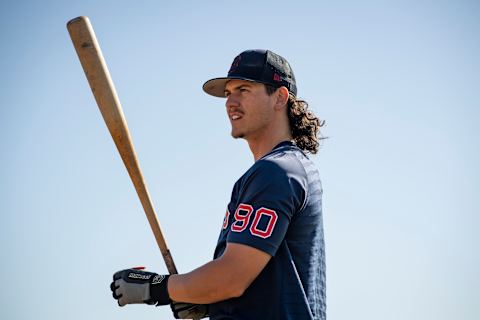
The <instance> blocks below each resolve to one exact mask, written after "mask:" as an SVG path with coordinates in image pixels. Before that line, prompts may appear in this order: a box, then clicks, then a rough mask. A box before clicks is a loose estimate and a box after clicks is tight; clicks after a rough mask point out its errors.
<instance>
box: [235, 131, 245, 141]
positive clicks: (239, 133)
mask: <svg viewBox="0 0 480 320" xmlns="http://www.w3.org/2000/svg"><path fill="white" fill-rule="evenodd" d="M232 137H233V138H234V139H241V138H244V137H245V135H244V134H243V133H241V132H233V131H232Z"/></svg>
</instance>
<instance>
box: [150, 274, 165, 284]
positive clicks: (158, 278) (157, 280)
mask: <svg viewBox="0 0 480 320" xmlns="http://www.w3.org/2000/svg"><path fill="white" fill-rule="evenodd" d="M163 279H165V276H164V275H161V274H157V275H156V276H155V277H153V280H152V284H159V283H161V282H162V281H163Z"/></svg>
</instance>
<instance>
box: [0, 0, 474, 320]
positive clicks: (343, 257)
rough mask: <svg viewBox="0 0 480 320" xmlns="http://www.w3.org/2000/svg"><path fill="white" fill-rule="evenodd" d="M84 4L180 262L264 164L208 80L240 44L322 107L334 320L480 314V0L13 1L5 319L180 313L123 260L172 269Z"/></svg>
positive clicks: (196, 260)
mask: <svg viewBox="0 0 480 320" xmlns="http://www.w3.org/2000/svg"><path fill="white" fill-rule="evenodd" d="M79 15H87V16H89V17H90V19H91V21H92V24H93V26H94V28H95V31H96V33H97V37H98V39H99V41H100V43H101V46H102V50H103V53H104V55H105V57H106V59H107V63H108V65H109V68H110V71H111V74H112V76H113V79H114V82H115V84H116V87H117V91H118V93H119V96H120V99H121V101H122V105H123V108H124V112H125V115H126V118H127V120H128V124H129V127H130V131H131V134H132V137H133V140H134V143H135V146H136V149H137V153H138V156H139V160H140V164H141V167H142V169H143V172H144V176H145V178H146V181H147V184H148V186H149V189H150V193H151V195H152V198H153V201H154V203H155V206H156V209H157V213H158V217H159V219H160V221H161V223H162V227H163V230H164V232H165V236H166V238H167V241H168V243H169V245H170V248H171V251H172V253H173V256H174V259H175V261H176V264H177V266H178V268H179V270H180V271H181V272H182V271H183V272H186V271H190V270H191V269H193V268H195V267H197V266H199V265H201V264H203V263H205V262H207V261H208V260H209V259H211V257H212V255H213V249H214V247H215V243H216V239H217V236H218V233H219V231H220V227H221V223H222V219H223V214H224V212H225V207H226V205H227V203H228V200H229V196H230V192H231V188H232V186H233V184H234V182H235V181H236V179H237V178H239V177H240V175H241V174H242V173H243V172H244V171H245V170H246V169H247V168H248V167H249V166H250V165H251V164H252V162H253V158H252V156H251V155H250V152H249V149H248V147H247V145H246V143H245V142H244V141H240V140H239V141H237V140H233V139H232V138H231V137H230V135H229V132H230V128H229V122H228V120H227V118H226V116H225V112H224V106H223V104H224V101H223V100H222V99H218V98H213V97H210V96H207V95H206V94H204V93H203V92H202V90H201V85H202V84H203V82H204V81H205V80H207V79H209V78H212V77H215V76H221V75H224V74H226V72H227V70H228V68H229V65H230V63H231V61H232V59H233V57H234V56H235V55H236V54H238V53H239V52H241V51H243V50H245V49H252V48H268V49H271V50H273V51H275V52H277V53H279V54H281V55H283V56H285V57H286V58H287V59H288V60H289V61H290V63H291V64H292V66H293V69H294V71H295V74H296V77H297V81H298V86H299V95H300V96H301V97H302V98H304V99H306V100H307V101H309V102H310V104H311V107H312V109H313V110H314V111H315V112H316V113H317V115H318V116H319V117H321V118H322V119H325V120H326V126H325V127H324V132H323V133H324V135H325V136H328V137H329V139H328V140H325V141H324V143H323V148H322V150H321V152H320V153H319V154H318V155H316V156H314V157H313V159H314V161H315V162H316V164H317V165H318V168H319V170H320V172H321V176H322V181H323V185H324V215H325V221H324V223H325V232H326V243H327V268H328V271H327V282H328V283H327V285H328V289H327V301H328V318H329V320H344V319H369V320H385V319H389V320H405V319H422V320H423V319H435V320H447V319H448V320H450V319H465V320H474V319H479V318H480V311H479V310H478V302H479V301H478V288H480V276H479V270H480V252H479V249H478V246H479V242H480V236H479V232H478V231H477V228H478V226H479V225H480V218H479V213H480V200H479V190H480V174H479V173H480V170H479V163H480V153H479V137H480V129H479V126H478V119H480V59H479V57H480V35H479V31H480V3H479V2H477V1H433V0H432V1H424V0H420V1H418V0H416V1H413V0H406V1H405V0H403V1H335V2H333V1H328V2H327V1H301V0H300V1H241V2H227V1H113V0H112V1H93V0H84V1H22V0H19V1H2V2H1V4H0V34H1V39H2V43H1V45H0V48H1V50H0V70H1V77H0V98H1V100H0V101H1V104H0V150H2V151H1V157H0V214H1V223H0V250H1V251H0V253H1V256H0V257H1V261H2V263H1V265H0V271H1V274H2V290H0V301H2V303H1V305H2V307H1V308H0V318H1V319H50V320H56V319H170V318H171V315H170V311H169V309H168V308H155V307H149V306H127V307H125V308H119V307H117V306H116V304H115V301H114V300H113V299H112V298H111V296H110V290H109V288H108V286H109V283H110V279H111V276H112V274H113V272H115V271H117V270H119V269H123V268H125V267H130V266H136V265H146V266H148V267H149V268H150V269H151V270H156V271H158V272H166V269H165V267H164V264H163V261H162V258H161V255H160V253H159V250H158V248H157V247H156V244H155V241H154V238H153V235H152V233H151V231H150V229H149V226H148V224H147V220H146V218H145V216H144V213H143V211H142V209H141V206H140V203H139V201H138V198H137V196H136V194H135V192H134V189H133V186H132V184H131V182H130V180H129V178H128V175H127V173H126V170H125V169H124V166H123V164H122V162H121V160H120V157H119V156H118V154H117V151H116V149H115V147H114V144H113V142H112V139H111V138H110V136H109V134H108V131H107V129H106V127H105V124H104V122H103V120H102V118H101V116H100V112H99V111H98V108H97V107H96V104H95V101H94V99H93V96H92V93H91V91H90V89H89V87H88V85H87V81H86V78H85V76H84V74H83V71H82V69H81V66H80V63H79V62H78V59H77V56H76V54H75V51H74V49H73V46H72V44H71V42H70V39H69V36H68V33H67V30H66V27H65V24H66V22H67V21H68V20H70V19H71V18H74V17H76V16H79Z"/></svg>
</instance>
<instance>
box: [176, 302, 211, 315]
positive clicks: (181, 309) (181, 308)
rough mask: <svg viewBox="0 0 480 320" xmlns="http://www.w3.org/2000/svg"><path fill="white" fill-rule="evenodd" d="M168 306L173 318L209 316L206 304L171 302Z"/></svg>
mask: <svg viewBox="0 0 480 320" xmlns="http://www.w3.org/2000/svg"><path fill="white" fill-rule="evenodd" d="M170 308H172V312H173V315H174V316H175V319H202V318H205V317H207V316H209V314H208V305H207V304H192V303H185V302H172V303H171V304H170Z"/></svg>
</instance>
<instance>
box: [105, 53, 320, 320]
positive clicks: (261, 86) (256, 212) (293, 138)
mask: <svg viewBox="0 0 480 320" xmlns="http://www.w3.org/2000/svg"><path fill="white" fill-rule="evenodd" d="M203 90H204V91H205V92H206V93H208V94H210V95H213V96H216V97H225V98H226V111H227V115H228V118H229V120H230V122H231V126H232V136H233V137H234V138H243V139H245V140H246V141H247V142H248V144H249V147H250V150H251V152H252V154H253V157H254V160H255V162H254V164H253V165H252V166H251V167H250V168H249V169H248V170H247V172H245V174H244V175H243V176H242V177H240V179H239V180H238V181H237V182H236V183H235V185H234V187H233V191H232V196H231V200H230V203H229V204H228V206H227V208H226V212H225V216H224V218H223V223H222V227H221V230H220V236H219V239H218V243H217V247H216V248H215V253H214V259H213V260H212V261H210V262H208V263H206V264H205V265H203V266H201V267H199V268H197V269H195V270H193V271H191V272H189V273H186V274H177V275H158V274H156V273H152V272H147V271H142V270H137V269H126V270H122V271H119V272H117V273H115V274H114V276H113V282H112V284H111V289H112V292H113V296H114V298H115V299H117V300H118V304H119V305H120V306H124V305H126V304H131V303H146V304H156V305H168V304H169V305H170V306H171V308H172V311H173V314H174V316H175V318H177V319H192V318H194V319H199V318H202V317H207V316H209V317H210V319H317V320H319V319H322V320H323V319H326V304H325V245H324V233H323V222H322V198H321V197H322V187H321V183H320V179H319V174H318V172H317V170H316V169H315V167H314V165H313V163H312V161H311V160H309V158H308V157H307V155H306V154H307V153H316V152H317V151H318V147H319V143H318V139H319V138H318V136H319V129H320V127H321V126H322V122H320V121H319V119H318V118H317V117H315V115H314V114H313V113H312V112H311V111H309V110H308V109H307V108H308V104H307V103H306V102H305V101H303V100H300V99H298V98H297V86H296V82H295V77H294V74H293V71H292V69H291V67H290V65H289V63H288V62H287V61H286V60H285V59H284V58H283V57H281V56H279V55H277V54H275V53H273V52H271V51H269V50H248V51H244V52H242V53H240V54H239V55H238V56H237V57H236V58H235V59H234V61H233V63H232V65H231V68H230V70H229V72H228V75H227V77H222V78H215V79H212V80H209V81H207V82H206V83H205V84H204V85H203Z"/></svg>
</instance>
